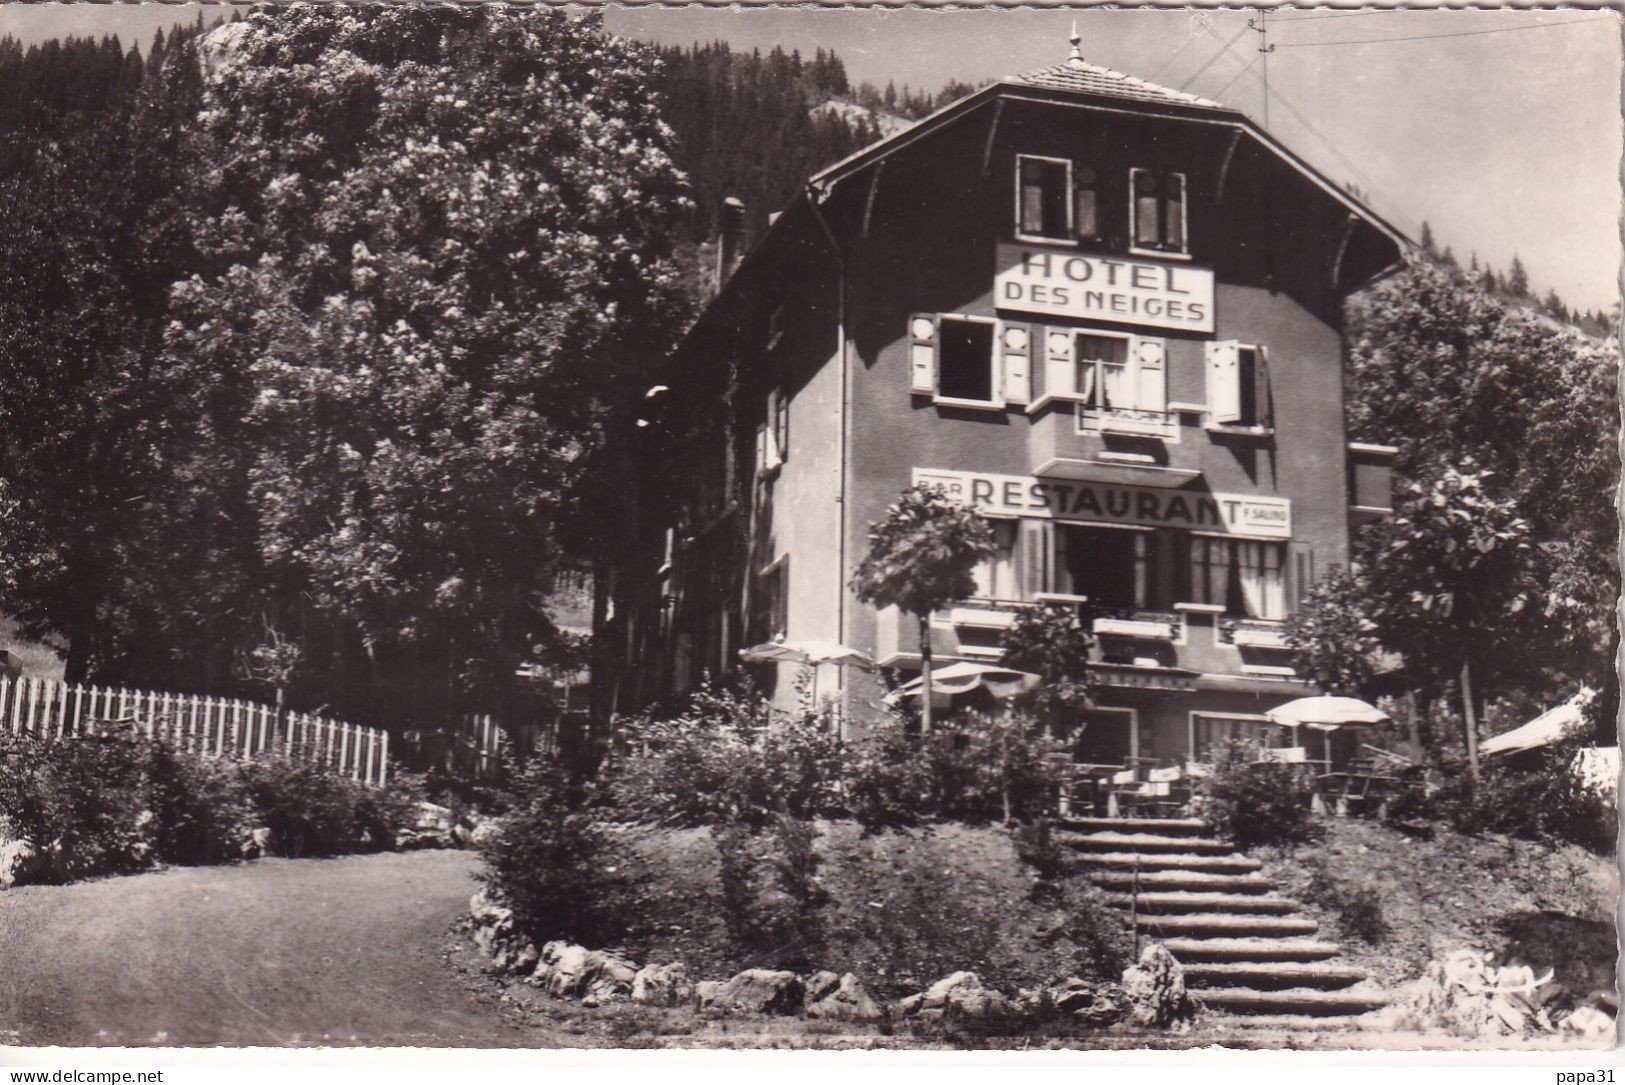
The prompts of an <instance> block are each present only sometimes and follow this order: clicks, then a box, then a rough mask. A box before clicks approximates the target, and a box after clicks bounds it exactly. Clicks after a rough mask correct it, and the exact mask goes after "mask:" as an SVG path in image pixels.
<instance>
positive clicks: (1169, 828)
mask: <svg viewBox="0 0 1625 1085" xmlns="http://www.w3.org/2000/svg"><path fill="white" fill-rule="evenodd" d="M1055 827H1056V828H1057V829H1061V830H1063V831H1071V832H1079V833H1099V832H1117V833H1156V834H1158V835H1159V836H1201V835H1202V834H1203V833H1210V832H1212V831H1213V826H1212V825H1210V824H1208V823H1207V822H1205V821H1203V820H1202V819H1201V818H1060V819H1058V820H1057V821H1056V822H1055Z"/></svg>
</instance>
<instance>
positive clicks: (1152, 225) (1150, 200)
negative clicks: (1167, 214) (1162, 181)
mask: <svg viewBox="0 0 1625 1085" xmlns="http://www.w3.org/2000/svg"><path fill="white" fill-rule="evenodd" d="M1157 187H1158V186H1157V177H1156V174H1154V173H1148V172H1145V171H1139V172H1136V173H1135V174H1134V243H1135V244H1136V245H1149V246H1152V247H1155V246H1158V245H1160V244H1162V223H1161V222H1160V221H1158V220H1159V218H1160V216H1159V215H1158V213H1157V212H1158V211H1159V210H1160V204H1161V200H1159V199H1158V193H1157Z"/></svg>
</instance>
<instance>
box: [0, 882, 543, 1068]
mask: <svg viewBox="0 0 1625 1085" xmlns="http://www.w3.org/2000/svg"><path fill="white" fill-rule="evenodd" d="M476 865H477V860H476V858H475V857H474V856H473V855H472V854H470V853H468V852H459V851H416V852H407V853H403V854H385V855H367V856H352V857H348V858H343V859H325V860H321V859H306V860H286V859H262V860H260V861H258V862H254V863H245V864H243V865H240V866H226V867H195V868H187V869H176V870H166V871H159V872H156V873H151V874H141V875H136V876H133V877H125V878H108V879H105V880H102V881H95V882H85V883H81V884H78V885H69V886H31V887H27V888H22V889H13V890H10V891H7V892H0V1043H12V1044H23V1045H29V1046H36V1045H37V1046H44V1045H67V1046H72V1045H83V1044H107V1045H120V1046H138V1045H144V1044H160V1045H201V1044H225V1045H261V1044H266V1045H271V1044H274V1045H289V1044H295V1045H312V1046H314V1045H324V1044H331V1045H345V1046H351V1045H363V1046H392V1047H393V1046H400V1047H410V1046H424V1047H429V1046H433V1047H446V1046H469V1047H510V1046H517V1045H520V1044H523V1043H524V1042H525V1040H526V1038H527V1037H526V1036H525V1034H524V1033H523V1032H521V1031H519V1030H518V1029H516V1028H515V1027H514V1026H513V1025H511V1024H508V1023H506V1022H505V1019H504V1017H503V1015H502V1014H501V1013H499V1012H498V1010H497V1009H496V1007H494V1006H492V1005H488V1004H482V1002H481V1001H480V1000H478V999H476V997H475V994H474V993H473V991H472V990H471V985H465V981H464V980H463V979H462V978H460V977H459V975H458V974H457V973H456V972H455V971H453V970H452V969H451V968H450V967H448V965H447V964H446V961H445V959H444V956H443V954H444V951H445V949H446V946H447V943H448V942H449V941H450V940H451V939H450V938H449V937H448V935H447V927H448V926H449V925H450V924H451V923H452V921H453V920H454V919H456V917H457V916H458V914H459V913H460V912H462V911H463V910H465V909H466V908H467V906H468V898H469V895H470V894H471V893H473V891H474V889H475V883H474V882H473V880H472V875H473V873H474V870H475V867H476ZM529 1040H530V1042H531V1043H535V1042H536V1037H535V1036H534V1035H532V1036H530V1037H529Z"/></svg>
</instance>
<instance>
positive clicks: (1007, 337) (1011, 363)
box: [999, 324, 1032, 403]
mask: <svg viewBox="0 0 1625 1085" xmlns="http://www.w3.org/2000/svg"><path fill="white" fill-rule="evenodd" d="M999 343H1000V350H1002V351H1003V353H1004V364H1003V367H1002V368H1003V373H1004V401H1005V402H1006V403H1026V402H1027V400H1028V398H1029V390H1030V388H1031V386H1032V369H1031V365H1030V363H1029V360H1028V359H1029V356H1030V353H1031V350H1032V342H1031V336H1030V331H1029V329H1028V327H1027V325H1025V324H1005V325H1003V326H1002V327H1001V328H1000V332H999Z"/></svg>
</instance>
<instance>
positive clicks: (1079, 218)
mask: <svg viewBox="0 0 1625 1085" xmlns="http://www.w3.org/2000/svg"><path fill="white" fill-rule="evenodd" d="M1075 185H1076V206H1075V207H1074V218H1073V224H1074V229H1075V232H1076V233H1077V235H1078V237H1080V238H1082V239H1084V240H1086V241H1087V240H1089V239H1090V238H1093V237H1095V236H1096V235H1098V234H1099V233H1100V201H1099V197H1098V195H1097V194H1096V190H1095V171H1094V170H1092V169H1090V168H1089V167H1088V166H1081V167H1079V169H1078V175H1077V180H1076V182H1075Z"/></svg>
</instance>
